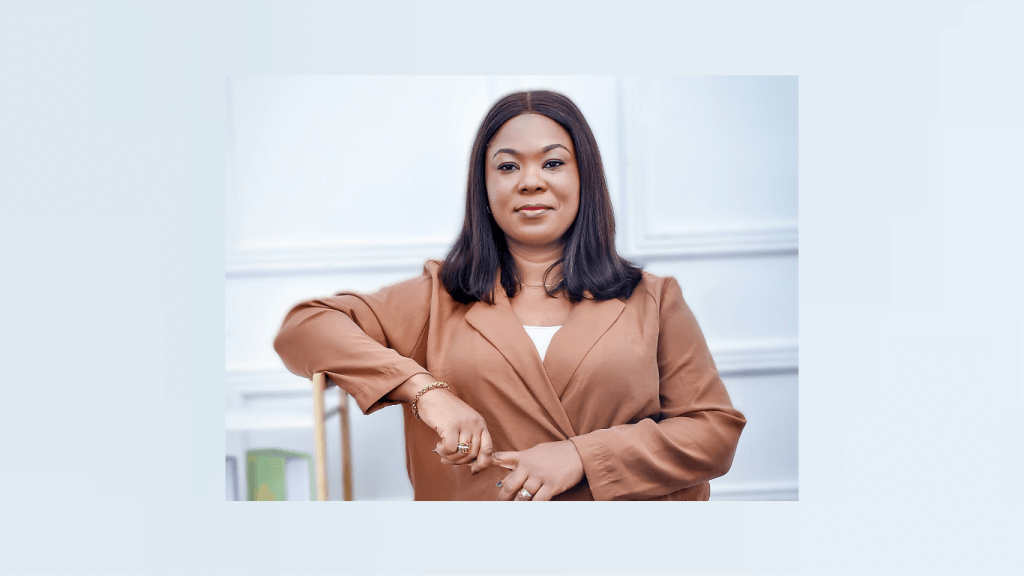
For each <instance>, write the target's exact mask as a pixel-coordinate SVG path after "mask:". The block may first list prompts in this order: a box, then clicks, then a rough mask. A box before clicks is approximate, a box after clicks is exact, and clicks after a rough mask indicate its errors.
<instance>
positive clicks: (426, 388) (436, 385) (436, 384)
mask: <svg viewBox="0 0 1024 576" xmlns="http://www.w3.org/2000/svg"><path fill="white" fill-rule="evenodd" d="M435 388H444V389H445V390H447V391H449V392H451V391H452V389H451V388H449V387H448V385H447V384H445V383H444V382H434V383H433V384H427V385H426V386H424V387H423V389H422V390H420V391H419V392H417V393H416V396H415V397H413V399H412V415H413V416H415V417H416V419H417V420H420V412H419V410H417V409H416V402H417V401H419V399H420V396H423V394H424V393H426V392H428V391H430V390H433V389H435Z"/></svg>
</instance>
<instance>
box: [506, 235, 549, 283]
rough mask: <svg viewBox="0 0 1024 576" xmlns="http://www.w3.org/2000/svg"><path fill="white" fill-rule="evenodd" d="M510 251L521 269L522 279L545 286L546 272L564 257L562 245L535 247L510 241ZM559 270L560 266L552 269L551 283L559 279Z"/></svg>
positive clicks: (520, 276)
mask: <svg viewBox="0 0 1024 576" xmlns="http://www.w3.org/2000/svg"><path fill="white" fill-rule="evenodd" d="M508 251H509V254H511V255H512V260H513V261H514V262H515V263H516V268H517V269H518V270H519V279H520V281H521V282H522V283H523V284H530V285H533V286H543V285H544V273H545V272H547V269H548V268H550V267H551V265H552V264H554V263H555V262H556V261H557V260H558V259H559V258H561V257H562V247H561V246H548V247H533V246H523V245H521V244H513V243H512V242H509V243H508ZM559 271H560V270H559V269H558V268H556V269H555V270H552V271H551V274H550V275H549V276H548V280H549V284H553V283H555V282H556V281H557V279H558V273H559Z"/></svg>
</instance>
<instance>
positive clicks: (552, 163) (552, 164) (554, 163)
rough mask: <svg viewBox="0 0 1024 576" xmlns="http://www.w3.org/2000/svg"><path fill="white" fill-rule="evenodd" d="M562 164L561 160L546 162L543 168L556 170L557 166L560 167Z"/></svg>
mask: <svg viewBox="0 0 1024 576" xmlns="http://www.w3.org/2000/svg"><path fill="white" fill-rule="evenodd" d="M563 164H565V162H562V161H561V160H548V161H547V163H545V164H544V167H545V168H558V167H559V166H561V165H563Z"/></svg>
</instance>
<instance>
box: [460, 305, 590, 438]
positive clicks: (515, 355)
mask: <svg viewBox="0 0 1024 576" xmlns="http://www.w3.org/2000/svg"><path fill="white" fill-rule="evenodd" d="M495 292H496V296H495V299H494V304H493V305H490V304H487V303H485V302H475V303H474V304H473V306H472V307H471V308H470V309H469V311H468V312H466V322H468V323H469V324H470V325H471V326H472V327H473V328H475V329H476V330H477V332H479V333H480V334H481V335H483V337H484V338H486V339H487V341H488V342H490V343H491V345H492V346H494V347H495V348H497V349H498V351H499V352H501V355H502V356H504V357H505V360H507V361H508V363H509V364H510V365H511V366H512V369H513V370H515V371H516V373H517V374H519V377H520V378H521V379H522V380H523V382H524V383H525V384H526V387H527V388H528V389H529V390H530V392H531V393H532V394H533V396H534V397H535V398H536V399H537V401H538V402H539V403H540V405H541V406H542V407H543V408H544V409H545V411H547V412H548V413H549V414H550V415H551V417H552V419H553V420H554V423H555V425H556V426H557V427H558V429H559V430H560V431H561V432H562V434H564V435H565V438H572V437H573V436H575V435H576V433H575V431H574V430H573V427H572V424H571V423H570V422H569V416H568V415H567V414H566V413H565V408H564V407H563V406H562V402H561V400H560V399H559V394H558V393H556V392H555V390H554V388H553V387H552V385H551V381H550V380H549V379H548V373H547V372H546V371H545V370H544V365H543V364H542V363H541V359H540V354H538V353H537V348H536V346H534V344H533V341H532V340H530V336H529V335H528V334H527V333H526V329H524V328H523V325H522V323H521V322H519V318H518V317H517V316H516V314H515V312H514V311H513V310H512V305H511V304H510V303H509V301H508V296H506V295H505V292H504V291H503V290H501V289H500V288H499V289H497V290H495ZM563 329H564V327H563ZM561 331H562V330H561V329H560V330H559V331H558V332H561ZM556 336H557V333H556Z"/></svg>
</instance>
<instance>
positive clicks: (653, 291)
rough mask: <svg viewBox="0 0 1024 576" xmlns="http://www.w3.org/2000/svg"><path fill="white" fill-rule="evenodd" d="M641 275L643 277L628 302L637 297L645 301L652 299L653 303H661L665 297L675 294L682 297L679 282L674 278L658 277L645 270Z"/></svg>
mask: <svg viewBox="0 0 1024 576" xmlns="http://www.w3.org/2000/svg"><path fill="white" fill-rule="evenodd" d="M642 273H643V277H642V278H641V279H640V283H639V284H637V286H636V290H634V291H633V296H631V297H630V300H632V299H633V298H636V297H637V296H638V295H641V297H643V298H645V299H647V298H651V299H654V301H655V302H661V301H662V299H663V298H665V296H666V295H669V294H671V295H674V294H675V293H677V292H678V293H679V295H680V296H682V289H681V288H680V287H679V282H678V281H677V280H676V279H675V277H673V276H658V275H656V274H652V273H650V272H648V271H646V270H644V271H643V272H642Z"/></svg>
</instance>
